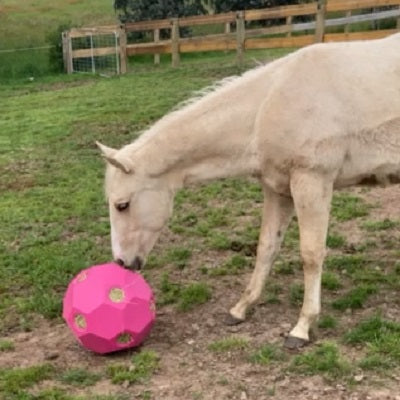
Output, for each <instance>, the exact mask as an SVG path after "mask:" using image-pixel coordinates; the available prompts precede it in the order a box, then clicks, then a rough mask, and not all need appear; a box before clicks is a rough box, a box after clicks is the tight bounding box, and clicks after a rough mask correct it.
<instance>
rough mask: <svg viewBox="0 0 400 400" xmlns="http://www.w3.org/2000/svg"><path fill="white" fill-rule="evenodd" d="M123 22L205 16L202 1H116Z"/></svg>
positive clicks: (115, 6)
mask: <svg viewBox="0 0 400 400" xmlns="http://www.w3.org/2000/svg"><path fill="white" fill-rule="evenodd" d="M114 8H115V10H116V11H118V12H119V19H120V21H121V22H129V21H143V20H149V19H164V18H173V17H183V16H188V15H198V14H204V13H205V9H204V7H203V5H202V1H201V0H175V1H173V0H156V1H154V0H115V1H114Z"/></svg>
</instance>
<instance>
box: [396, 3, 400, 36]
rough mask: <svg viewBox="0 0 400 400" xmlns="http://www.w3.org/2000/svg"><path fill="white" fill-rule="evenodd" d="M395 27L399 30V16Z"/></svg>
mask: <svg viewBox="0 0 400 400" xmlns="http://www.w3.org/2000/svg"><path fill="white" fill-rule="evenodd" d="M399 9H400V6H399ZM396 28H397V30H398V31H399V30H400V17H398V18H397V24H396Z"/></svg>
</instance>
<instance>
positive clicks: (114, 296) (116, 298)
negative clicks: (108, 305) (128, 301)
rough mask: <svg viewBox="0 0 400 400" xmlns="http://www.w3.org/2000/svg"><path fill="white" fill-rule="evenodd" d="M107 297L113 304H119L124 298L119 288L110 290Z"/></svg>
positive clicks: (123, 293)
mask: <svg viewBox="0 0 400 400" xmlns="http://www.w3.org/2000/svg"><path fill="white" fill-rule="evenodd" d="M108 297H109V298H110V300H111V301H112V302H113V303H121V301H123V300H124V298H125V292H124V291H123V290H122V289H120V288H112V289H111V290H110V292H109V294H108Z"/></svg>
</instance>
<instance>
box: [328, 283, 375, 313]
mask: <svg viewBox="0 0 400 400" xmlns="http://www.w3.org/2000/svg"><path fill="white" fill-rule="evenodd" d="M377 291H378V288H377V286H376V285H361V286H358V287H356V288H354V289H351V290H349V291H348V292H347V293H346V294H345V295H344V296H342V297H341V298H339V299H337V300H335V301H333V302H332V307H333V308H335V309H336V310H340V311H345V310H347V309H351V310H354V309H357V308H362V307H363V306H364V304H365V302H366V301H367V300H368V298H369V297H370V296H371V295H373V294H375V293H377Z"/></svg>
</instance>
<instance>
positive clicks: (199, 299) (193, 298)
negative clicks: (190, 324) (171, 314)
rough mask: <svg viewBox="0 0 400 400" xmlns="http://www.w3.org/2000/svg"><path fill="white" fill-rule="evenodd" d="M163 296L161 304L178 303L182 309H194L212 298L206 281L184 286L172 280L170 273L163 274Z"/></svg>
mask: <svg viewBox="0 0 400 400" xmlns="http://www.w3.org/2000/svg"><path fill="white" fill-rule="evenodd" d="M160 292H161V296H160V299H159V300H158V304H159V305H166V304H176V305H177V309H178V310H180V311H189V310H192V309H193V308H194V307H195V306H197V305H200V304H204V303H206V302H207V301H208V300H210V298H211V289H210V287H209V286H208V285H207V284H206V283H202V282H200V283H197V282H195V283H191V284H189V285H186V286H183V285H181V284H178V283H174V282H171V280H170V278H169V275H168V274H166V273H165V274H163V275H162V278H161V283H160Z"/></svg>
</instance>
